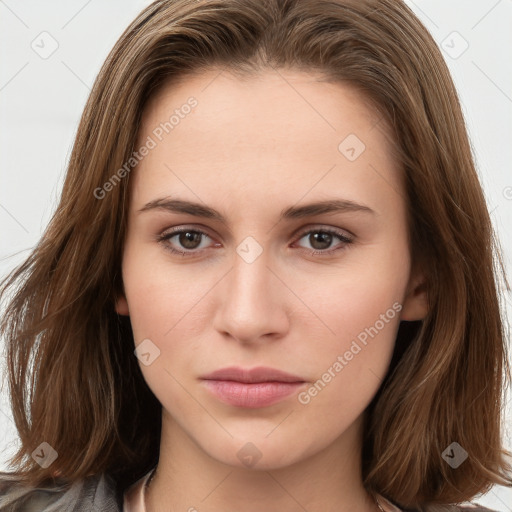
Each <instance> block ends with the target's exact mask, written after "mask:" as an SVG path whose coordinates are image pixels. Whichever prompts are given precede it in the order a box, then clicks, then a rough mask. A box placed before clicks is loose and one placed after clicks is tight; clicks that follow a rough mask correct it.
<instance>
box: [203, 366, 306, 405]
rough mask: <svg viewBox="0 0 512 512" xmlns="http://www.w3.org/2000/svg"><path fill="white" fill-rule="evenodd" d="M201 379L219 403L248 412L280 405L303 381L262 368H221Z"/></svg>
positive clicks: (290, 375) (293, 376) (299, 378)
mask: <svg viewBox="0 0 512 512" xmlns="http://www.w3.org/2000/svg"><path fill="white" fill-rule="evenodd" d="M201 379H202V381H203V384H204V385H205V386H206V388H207V389H208V391H209V392H211V393H212V394H213V395H214V396H215V397H216V398H218V399H219V400H221V401H222V402H224V403H227V404H229V405H233V406H235V407H246V408H250V409H255V408H259V407H266V406H269V405H272V404H275V403H277V402H280V401H281V400H284V399H285V398H286V397H287V396H289V395H291V394H292V393H294V392H296V391H297V390H298V389H299V388H300V387H302V386H303V385H304V384H305V382H306V381H305V380H304V379H302V378H301V377H298V376H296V375H292V374H290V373H286V372H283V371H281V370H277V369H274V368H268V367H264V366H259V367H256V368H251V369H245V368H239V367H234V366H232V367H229V368H222V369H220V370H216V371H214V372H212V373H209V374H208V375H206V376H204V377H201Z"/></svg>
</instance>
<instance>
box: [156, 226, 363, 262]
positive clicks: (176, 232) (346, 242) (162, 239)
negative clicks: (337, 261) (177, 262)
mask: <svg viewBox="0 0 512 512" xmlns="http://www.w3.org/2000/svg"><path fill="white" fill-rule="evenodd" d="M181 233H198V234H200V235H203V236H206V237H208V238H211V237H210V236H209V235H208V233H206V232H204V231H201V230H200V229H190V228H178V229H175V230H173V231H172V232H170V233H169V232H167V233H163V234H161V235H159V236H158V237H157V241H158V242H160V243H162V244H163V246H164V249H165V250H166V251H169V252H171V253H172V254H179V255H181V256H195V255H197V254H199V253H201V252H202V251H204V250H205V249H200V250H195V249H190V250H188V251H180V250H177V249H174V248H173V247H171V246H170V245H168V244H166V243H164V242H168V241H169V240H170V239H171V238H174V237H175V236H176V235H179V234H181ZM312 233H327V234H329V235H334V236H335V237H337V238H339V239H340V240H341V242H342V245H341V246H340V247H337V248H335V249H326V250H318V249H316V250H311V249H306V248H304V247H301V249H303V250H304V251H307V252H308V253H309V254H310V255H320V256H321V257H324V256H325V257H328V256H331V255H332V254H333V253H335V252H337V251H340V250H344V249H346V246H347V245H349V244H351V243H353V239H352V238H349V237H347V236H346V235H345V234H343V233H341V232H340V231H337V230H334V229H332V228H322V229H310V230H308V231H304V232H303V233H301V235H300V236H299V238H298V239H297V240H301V239H302V238H304V237H305V236H307V235H310V234H312Z"/></svg>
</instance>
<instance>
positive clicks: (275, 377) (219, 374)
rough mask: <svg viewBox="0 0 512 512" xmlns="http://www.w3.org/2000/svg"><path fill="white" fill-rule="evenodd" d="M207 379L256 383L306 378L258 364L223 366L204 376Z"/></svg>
mask: <svg viewBox="0 0 512 512" xmlns="http://www.w3.org/2000/svg"><path fill="white" fill-rule="evenodd" d="M202 378H203V379H205V380H232V381H237V382H245V383H254V382H304V379H302V378H301V377H298V376H297V375H292V374H290V373H286V372H283V371H281V370H276V369H275V368H269V367H266V366H258V367H257V368H250V369H246V368H239V367H237V366H230V367H229V368H221V369H220V370H215V371H214V372H212V373H209V374H208V375H205V376H204V377H202Z"/></svg>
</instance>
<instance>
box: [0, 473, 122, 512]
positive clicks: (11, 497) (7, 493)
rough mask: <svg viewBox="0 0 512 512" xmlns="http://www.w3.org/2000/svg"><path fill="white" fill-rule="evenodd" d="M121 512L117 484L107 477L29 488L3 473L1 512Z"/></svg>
mask: <svg viewBox="0 0 512 512" xmlns="http://www.w3.org/2000/svg"><path fill="white" fill-rule="evenodd" d="M62 510H65V511H69V512H71V511H73V512H75V511H76V512H80V511H84V512H85V511H87V512H89V511H90V510H101V511H102V512H121V511H122V501H121V499H120V497H119V495H118V493H117V491H116V484H115V481H114V480H113V479H112V478H111V477H110V476H109V475H106V474H100V475H92V476H89V477H87V478H84V479H82V480H80V481H78V482H74V483H73V484H71V485H70V484H66V483H64V482H57V483H56V484H55V485H53V486H50V487H37V488H33V487H27V486H24V485H22V484H20V481H19V479H18V477H17V476H16V475H15V474H12V473H2V472H0V512H57V511H62Z"/></svg>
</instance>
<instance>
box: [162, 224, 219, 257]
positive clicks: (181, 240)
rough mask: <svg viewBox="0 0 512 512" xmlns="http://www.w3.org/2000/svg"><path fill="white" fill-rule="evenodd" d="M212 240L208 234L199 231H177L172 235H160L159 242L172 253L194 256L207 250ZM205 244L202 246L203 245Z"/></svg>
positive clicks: (172, 232) (171, 233)
mask: <svg viewBox="0 0 512 512" xmlns="http://www.w3.org/2000/svg"><path fill="white" fill-rule="evenodd" d="M207 239H210V237H209V236H208V234H207V233H204V232H203V231H200V230H197V229H175V230H173V231H171V232H170V233H164V234H162V235H160V236H159V237H158V238H157V240H158V242H160V243H162V244H163V245H164V248H165V249H166V250H168V251H170V252H172V253H175V254H181V255H188V254H190V255H194V254H197V253H199V252H201V251H202V250H203V249H205V248H207V246H208V243H211V241H210V242H208V241H207ZM203 242H205V244H206V245H205V244H203V245H202V246H201V244H202V243H203Z"/></svg>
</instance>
